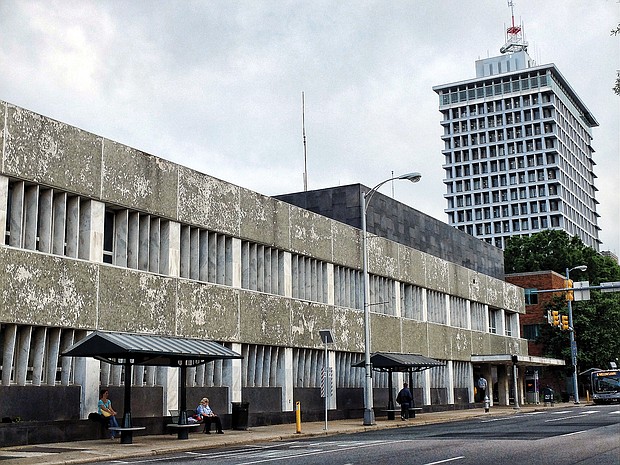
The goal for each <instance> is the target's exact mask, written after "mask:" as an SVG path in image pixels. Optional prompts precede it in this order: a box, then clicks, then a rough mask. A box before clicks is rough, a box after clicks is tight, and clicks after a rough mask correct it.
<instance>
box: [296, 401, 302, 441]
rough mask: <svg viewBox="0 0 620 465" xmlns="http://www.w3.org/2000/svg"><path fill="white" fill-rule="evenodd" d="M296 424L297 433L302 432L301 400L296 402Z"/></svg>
mask: <svg viewBox="0 0 620 465" xmlns="http://www.w3.org/2000/svg"><path fill="white" fill-rule="evenodd" d="M295 425H296V426H297V431H296V433H297V434H299V433H301V408H300V403H299V401H297V402H295Z"/></svg>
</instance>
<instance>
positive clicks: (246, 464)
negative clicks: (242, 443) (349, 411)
mask: <svg viewBox="0 0 620 465" xmlns="http://www.w3.org/2000/svg"><path fill="white" fill-rule="evenodd" d="M381 442H383V443H384V444H393V443H401V442H402V441H387V442H386V441H381ZM374 446H376V444H375V443H372V444H363V445H361V444H356V445H355V446H351V447H345V448H342V449H330V450H320V451H312V452H306V453H301V454H293V455H291V454H288V455H286V456H284V457H271V458H266V459H259V460H252V461H249V462H240V463H239V464H238V465H252V464H255V463H263V462H271V461H274V462H275V461H276V460H290V459H291V457H295V458H297V457H304V456H310V455H320V454H332V453H334V452H342V451H345V450H350V449H360V448H363V447H374Z"/></svg>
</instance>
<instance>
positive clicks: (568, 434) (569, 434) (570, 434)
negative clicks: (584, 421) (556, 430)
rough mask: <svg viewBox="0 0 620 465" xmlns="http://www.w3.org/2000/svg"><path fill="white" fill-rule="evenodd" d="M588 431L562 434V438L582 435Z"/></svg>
mask: <svg viewBox="0 0 620 465" xmlns="http://www.w3.org/2000/svg"><path fill="white" fill-rule="evenodd" d="M587 432H588V430H583V431H575V432H574V433H566V434H560V437H562V436H573V435H575V434H581V433H587Z"/></svg>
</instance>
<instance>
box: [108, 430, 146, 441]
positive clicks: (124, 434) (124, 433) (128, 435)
mask: <svg viewBox="0 0 620 465" xmlns="http://www.w3.org/2000/svg"><path fill="white" fill-rule="evenodd" d="M145 429H146V426H130V427H123V426H110V427H109V428H108V430H110V431H120V433H121V444H133V433H134V431H142V430H145Z"/></svg>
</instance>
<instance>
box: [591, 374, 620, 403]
mask: <svg viewBox="0 0 620 465" xmlns="http://www.w3.org/2000/svg"><path fill="white" fill-rule="evenodd" d="M592 400H593V401H594V403H595V404H603V403H609V402H620V370H600V371H594V372H592Z"/></svg>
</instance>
